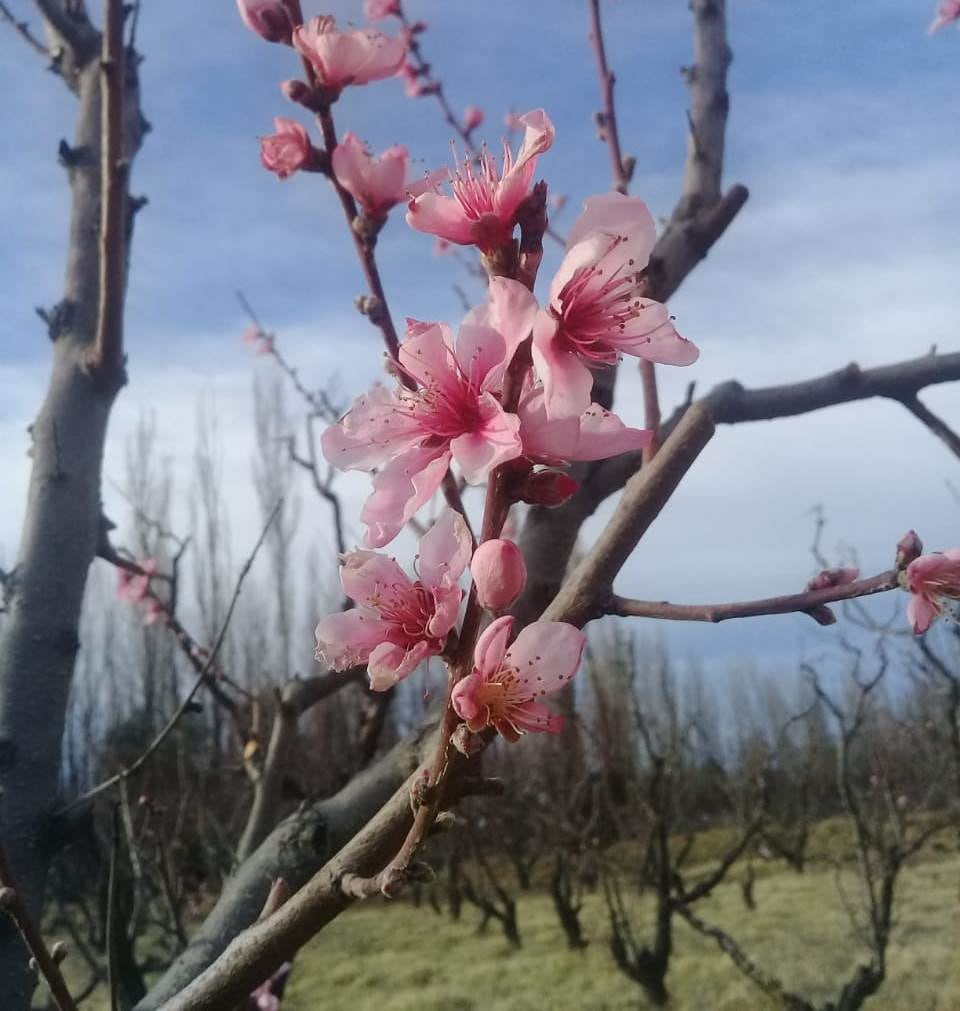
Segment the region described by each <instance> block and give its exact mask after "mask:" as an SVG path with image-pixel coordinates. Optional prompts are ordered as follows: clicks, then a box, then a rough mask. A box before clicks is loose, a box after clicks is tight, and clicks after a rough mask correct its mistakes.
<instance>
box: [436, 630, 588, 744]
mask: <svg viewBox="0 0 960 1011" xmlns="http://www.w3.org/2000/svg"><path fill="white" fill-rule="evenodd" d="M512 634H513V618H511V617H509V616H506V617H503V618H497V619H496V620H495V621H494V622H492V623H491V624H490V625H489V626H488V627H487V629H486V631H484V633H483V634H482V635H481V636H480V638H479V639H478V640H477V645H476V649H475V650H474V653H473V671H472V673H470V674H468V675H467V676H466V677H465V678H463V679H462V680H460V681H458V682H457V684H456V685H455V686H454V689H453V695H452V698H451V702H452V704H453V708H454V709H455V710H456V713H457V715H458V716H459V717H460V718H461V719H462V720H464V721H465V722H466V724H467V727H468V728H469V729H470V730H471V731H473V732H474V733H477V732H479V731H481V730H483V729H484V728H485V727H493V728H494V729H495V730H496V731H497V733H499V734H500V735H501V736H502V737H505V738H506V739H507V740H508V741H516V740H517V739H518V738H519V737H520V735H521V734H524V733H527V732H531V733H543V732H546V733H551V734H556V733H559V732H560V729H561V727H562V726H563V719H562V717H560V716H556V715H554V714H553V713H551V712H550V711H549V710H548V709H547V707H546V706H544V705H543V704H542V703H541V702H538V701H536V700H537V698H538V697H540V696H542V695H547V694H549V693H551V692H555V691H558V690H559V689H560V688H562V687H563V685H564V683H565V682H566V681H569V679H570V678H571V677H573V675H574V674H575V673H576V672H577V668H578V667H579V666H580V656H581V654H582V653H583V647H584V643H585V642H586V637H585V636H584V634H583V632H581V631H580V629H578V628H575V627H574V626H573V625H568V624H567V623H566V622H562V621H535V622H534V623H533V624H532V625H527V627H526V628H525V629H523V631H522V632H521V633H520V634H519V635H518V636H517V639H516V642H514V643H513V645H512V646H510V648H509V649H508V648H507V643H508V642H509V640H510V636H511V635H512Z"/></svg>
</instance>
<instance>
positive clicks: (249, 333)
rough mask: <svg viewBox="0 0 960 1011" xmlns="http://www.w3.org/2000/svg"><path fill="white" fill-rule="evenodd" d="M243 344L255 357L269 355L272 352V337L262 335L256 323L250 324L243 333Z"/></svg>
mask: <svg viewBox="0 0 960 1011" xmlns="http://www.w3.org/2000/svg"><path fill="white" fill-rule="evenodd" d="M243 343H244V344H246V345H247V347H249V348H250V350H251V351H253V353H254V354H256V355H269V354H271V353H272V352H273V337H272V336H271V335H270V334H266V333H264V332H263V331H262V330H261V329H260V327H258V326H257V325H256V323H251V324H250V326H248V327H247V329H246V330H244V331H243Z"/></svg>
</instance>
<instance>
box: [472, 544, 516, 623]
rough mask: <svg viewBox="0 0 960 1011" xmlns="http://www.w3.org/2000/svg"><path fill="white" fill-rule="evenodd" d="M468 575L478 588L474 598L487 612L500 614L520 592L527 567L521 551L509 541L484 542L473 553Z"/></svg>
mask: <svg viewBox="0 0 960 1011" xmlns="http://www.w3.org/2000/svg"><path fill="white" fill-rule="evenodd" d="M470 573H471V575H472V576H473V581H474V583H475V584H476V587H477V599H478V600H479V601H480V604H481V605H482V606H483V607H485V608H487V610H488V611H503V610H505V609H506V608H508V607H509V606H510V605H511V604H512V603H513V602H514V601H515V600H516V599H517V597H519V596H520V594H521V592H522V591H523V587H524V586H525V585H526V582H527V566H526V564H525V563H524V560H523V552H522V551H521V550H520V549H519V548H518V547H517V545H516V544H515V543H514V542H513V541H510V540H506V539H502V538H494V539H492V540H489V541H484V542H483V543H482V544H481V545H480V546H479V547H478V548H477V550H476V551H475V552H474V553H473V558H472V559H471V560H470Z"/></svg>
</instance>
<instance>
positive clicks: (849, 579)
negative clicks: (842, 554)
mask: <svg viewBox="0 0 960 1011" xmlns="http://www.w3.org/2000/svg"><path fill="white" fill-rule="evenodd" d="M859 578H860V570H859V569H857V568H855V567H853V566H847V567H844V568H839V569H823V570H822V571H821V572H818V573H817V574H816V575H815V576H814V577H813V579H811V580H810V582H808V583H807V589H808V590H827V589H829V588H830V587H832V586H846V585H847V584H848V583H854V582H856V581H857V580H858V579H859Z"/></svg>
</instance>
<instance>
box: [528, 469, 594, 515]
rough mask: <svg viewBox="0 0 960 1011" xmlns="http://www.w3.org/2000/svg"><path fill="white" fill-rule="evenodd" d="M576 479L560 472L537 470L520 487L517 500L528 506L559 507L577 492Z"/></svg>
mask: <svg viewBox="0 0 960 1011" xmlns="http://www.w3.org/2000/svg"><path fill="white" fill-rule="evenodd" d="M579 489H580V485H579V483H578V482H577V480H576V478H573V477H571V476H570V475H569V474H567V473H566V472H565V471H562V470H539V471H535V472H533V473H531V474H530V475H529V476H528V477H527V479H526V481H524V482H523V484H522V485H521V486H520V489H519V491H518V493H517V498H518V499H519V501H521V502H526V503H527V504H528V505H542V506H548V507H551V508H552V507H554V506H560V505H563V503H564V502H566V501H567V499H568V498H570V496H571V495H573V494H574V493H575V492H577V491H579Z"/></svg>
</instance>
